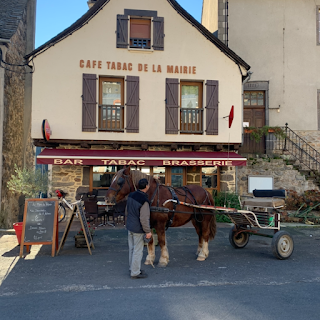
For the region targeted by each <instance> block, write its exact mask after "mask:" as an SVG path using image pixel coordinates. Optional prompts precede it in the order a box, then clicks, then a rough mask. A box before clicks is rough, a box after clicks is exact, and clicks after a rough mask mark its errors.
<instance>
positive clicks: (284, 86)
mask: <svg viewBox="0 0 320 320" xmlns="http://www.w3.org/2000/svg"><path fill="white" fill-rule="evenodd" d="M202 24H203V25H204V26H205V27H206V28H208V29H209V30H210V32H211V33H213V34H215V35H216V36H217V38H218V39H219V40H221V41H222V42H224V44H225V45H227V46H228V47H229V48H231V49H232V50H235V51H236V52H237V53H239V55H240V56H241V57H242V58H244V59H245V60H246V61H250V65H251V69H250V71H251V72H252V74H251V76H250V79H249V81H247V83H245V85H244V96H243V104H244V113H243V125H244V126H251V127H262V126H271V127H274V126H281V127H284V126H285V124H286V123H288V127H289V128H290V129H291V130H292V131H291V130H290V129H288V132H290V136H289V139H291V140H292V141H293V142H292V143H291V146H292V147H293V148H294V152H292V154H294V155H295V157H296V158H297V160H298V161H299V162H300V163H303V164H308V166H309V167H308V168H309V169H311V170H313V171H315V172H318V173H319V168H320V153H319V152H320V134H319V130H320V78H319V72H318V68H319V71H320V63H319V62H320V55H319V50H320V27H319V25H320V0H304V1H300V0H291V1H285V0H265V1H256V0H203V14H202ZM260 147H261V148H260V149H258V150H257V149H255V147H254V146H253V145H252V143H251V142H250V140H249V139H248V134H246V133H244V143H243V145H242V147H241V148H240V152H241V153H242V154H243V153H244V152H245V153H251V154H253V153H255V152H256V151H258V152H259V153H262V154H263V153H265V151H266V150H265V149H266V147H267V146H266V144H265V141H262V143H261V145H260ZM312 148H314V149H315V150H313V149H312ZM287 149H289V148H287ZM289 153H290V152H289ZM301 155H304V158H302V156H301ZM309 163H311V165H309ZM286 187H287V188H290V184H289V185H288V186H286Z"/></svg>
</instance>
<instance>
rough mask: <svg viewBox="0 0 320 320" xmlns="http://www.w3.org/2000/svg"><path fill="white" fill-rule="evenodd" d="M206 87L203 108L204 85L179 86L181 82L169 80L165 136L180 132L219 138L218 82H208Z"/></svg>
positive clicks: (187, 83) (199, 83) (182, 83)
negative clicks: (217, 136)
mask: <svg viewBox="0 0 320 320" xmlns="http://www.w3.org/2000/svg"><path fill="white" fill-rule="evenodd" d="M205 85H206V87H205V104H204V106H203V105H202V96H203V83H202V82H186V81H185V82H183V81H181V83H180V81H179V79H172V78H167V79H166V100H165V103H166V104H165V108H166V113H165V129H166V131H165V132H166V134H179V132H180V133H184V134H185V133H191V134H194V133H199V134H202V133H204V132H205V134H207V135H217V134H218V127H219V110H218V109H219V82H218V81H217V80H207V81H206V82H205ZM179 93H180V99H179ZM204 110H205V121H204ZM179 123H180V126H179Z"/></svg>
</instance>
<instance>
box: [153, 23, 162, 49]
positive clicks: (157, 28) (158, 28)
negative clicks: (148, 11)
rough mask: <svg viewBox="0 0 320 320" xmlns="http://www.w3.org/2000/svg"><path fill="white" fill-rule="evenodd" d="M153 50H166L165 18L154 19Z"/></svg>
mask: <svg viewBox="0 0 320 320" xmlns="http://www.w3.org/2000/svg"><path fill="white" fill-rule="evenodd" d="M153 49H154V50H164V18H162V17H154V18H153Z"/></svg>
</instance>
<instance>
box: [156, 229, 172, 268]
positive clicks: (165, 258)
mask: <svg viewBox="0 0 320 320" xmlns="http://www.w3.org/2000/svg"><path fill="white" fill-rule="evenodd" d="M157 234H158V243H159V246H160V248H161V256H160V259H159V263H158V267H166V266H167V264H168V263H169V252H168V248H167V243H166V233H165V226H164V225H163V226H162V228H160V229H157Z"/></svg>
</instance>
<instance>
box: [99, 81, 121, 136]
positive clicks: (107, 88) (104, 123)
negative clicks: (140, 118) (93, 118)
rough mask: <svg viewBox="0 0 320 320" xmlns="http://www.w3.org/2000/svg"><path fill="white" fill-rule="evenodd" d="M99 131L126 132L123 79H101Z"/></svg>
mask: <svg viewBox="0 0 320 320" xmlns="http://www.w3.org/2000/svg"><path fill="white" fill-rule="evenodd" d="M99 85H100V86H99V88H100V89H99V131H105V130H106V131H124V125H123V123H124V101H123V100H124V99H123V94H124V93H123V79H116V78H100V83H99Z"/></svg>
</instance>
